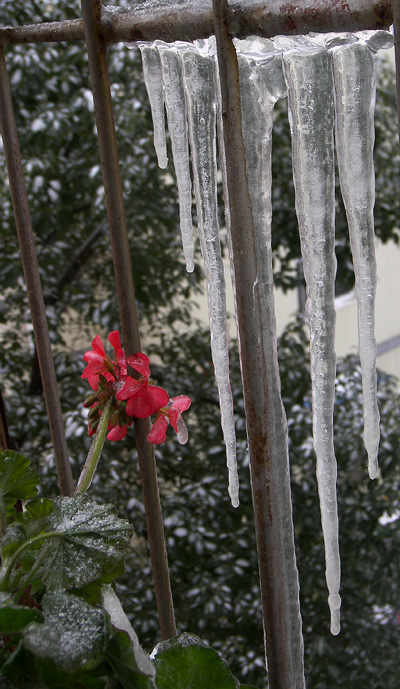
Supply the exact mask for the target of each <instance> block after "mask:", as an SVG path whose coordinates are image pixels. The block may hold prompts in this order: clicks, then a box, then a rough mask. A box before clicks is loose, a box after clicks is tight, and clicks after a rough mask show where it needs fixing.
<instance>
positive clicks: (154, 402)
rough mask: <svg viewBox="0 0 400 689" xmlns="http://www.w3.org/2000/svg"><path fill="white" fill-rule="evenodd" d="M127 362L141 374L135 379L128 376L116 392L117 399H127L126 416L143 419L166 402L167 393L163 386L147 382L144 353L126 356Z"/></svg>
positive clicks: (147, 375)
mask: <svg viewBox="0 0 400 689" xmlns="http://www.w3.org/2000/svg"><path fill="white" fill-rule="evenodd" d="M128 364H129V366H131V367H132V368H133V369H135V371H138V373H141V376H140V377H139V378H138V379H137V380H136V379H135V378H131V376H128V377H127V378H126V380H125V383H124V386H123V388H122V389H121V390H119V391H118V392H117V399H119V400H128V401H127V403H126V413H127V414H128V416H135V417H136V418H137V419H145V418H147V417H148V416H151V415H152V414H156V413H157V412H158V410H159V409H160V408H161V407H164V406H165V405H166V404H168V400H169V395H168V393H167V392H166V391H165V390H164V389H163V388H159V387H157V386H156V385H151V384H149V377H150V366H149V359H148V357H147V356H146V355H145V354H142V353H141V352H138V353H137V354H133V356H130V357H128Z"/></svg>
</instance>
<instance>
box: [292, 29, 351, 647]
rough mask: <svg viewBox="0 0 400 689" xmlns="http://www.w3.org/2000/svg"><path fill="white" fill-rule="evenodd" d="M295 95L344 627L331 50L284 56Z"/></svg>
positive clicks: (327, 504) (320, 442) (333, 589)
mask: <svg viewBox="0 0 400 689" xmlns="http://www.w3.org/2000/svg"><path fill="white" fill-rule="evenodd" d="M283 62H284V69H285V76H286V82H287V85H288V97H289V120H290V125H291V133H292V146H293V177H294V184H295V192H296V212H297V217H298V222H299V231H300V239H301V246H302V255H303V266H304V276H305V280H306V287H307V308H308V313H309V319H310V328H311V339H310V349H311V353H310V356H311V379H312V401H313V433H314V449H315V453H316V456H317V480H318V492H319V499H320V507H321V521H322V530H323V534H324V542H325V560H326V581H327V586H328V591H329V598H328V602H329V607H330V611H331V632H332V634H338V633H339V631H340V596H339V587H340V557H339V537H338V514H337V498H336V476H337V467H336V458H335V454H334V447H333V406H334V395H335V372H336V357H335V350H334V343H335V307H334V282H335V274H336V257H335V253H334V241H335V238H334V216H335V194H334V189H335V184H334V147H333V127H334V108H333V85H332V74H331V68H330V63H329V58H328V53H327V51H326V50H325V49H324V48H322V49H321V48H318V47H312V46H311V45H308V44H307V42H306V41H302V43H301V44H299V47H298V49H291V50H290V49H289V50H287V51H285V52H284V57H283Z"/></svg>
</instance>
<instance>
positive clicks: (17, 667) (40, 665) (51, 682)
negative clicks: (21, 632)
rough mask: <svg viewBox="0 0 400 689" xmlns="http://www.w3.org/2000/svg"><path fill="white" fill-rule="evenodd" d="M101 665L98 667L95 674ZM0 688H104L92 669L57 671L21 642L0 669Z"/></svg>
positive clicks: (56, 668) (103, 683)
mask: <svg viewBox="0 0 400 689" xmlns="http://www.w3.org/2000/svg"><path fill="white" fill-rule="evenodd" d="M100 672H101V668H100V669H99V673H100ZM2 675H3V676H2V677H1V678H0V689H105V686H106V685H105V680H104V679H102V678H101V677H100V676H99V677H96V676H94V675H93V672H92V671H89V673H86V672H85V671H80V670H78V671H77V672H68V671H67V670H60V669H59V668H58V667H57V666H56V665H55V664H54V662H53V661H52V660H43V659H40V658H37V657H36V656H34V655H33V654H32V653H30V652H29V651H28V650H27V649H26V648H25V647H24V646H23V644H22V643H21V644H20V645H19V647H18V648H17V649H16V651H15V652H14V653H13V655H12V656H11V657H10V658H9V660H8V661H7V662H6V663H5V665H4V666H3V669H2Z"/></svg>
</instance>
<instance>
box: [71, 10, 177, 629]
mask: <svg viewBox="0 0 400 689" xmlns="http://www.w3.org/2000/svg"><path fill="white" fill-rule="evenodd" d="M82 14H83V21H84V25H85V40H86V47H87V52H88V57H89V72H90V78H91V82H92V90H93V99H94V107H95V116H96V125H97V133H98V139H99V147H100V160H101V167H102V172H103V181H104V190H105V195H106V205H107V215H108V223H109V228H110V234H111V245H112V254H113V262H114V272H115V280H116V289H117V296H118V304H119V311H120V320H121V329H122V336H123V339H124V346H125V350H126V353H127V354H128V355H130V354H134V353H135V352H139V351H140V349H141V347H140V334H139V323H138V317H137V310H136V301H135V293H134V285H133V278H132V268H131V259H130V252H129V243H128V232H127V225H126V217H125V208H124V202H123V192H122V182H121V175H120V168H119V157H118V148H117V138H116V132H115V124H114V115H113V110H112V101H111V92H110V84H109V78H108V69H107V57H106V47H105V44H104V41H103V40H102V38H101V36H100V35H99V33H98V27H99V25H100V18H101V5H100V2H99V1H98V0H82ZM149 428H150V424H149V420H148V419H136V420H135V435H136V446H137V451H138V457H139V467H140V475H141V480H142V490H143V501H144V507H145V512H146V525H147V534H148V540H149V548H150V557H151V562H152V568H153V578H154V587H155V595H156V601H157V610H158V617H159V622H160V628H161V635H162V638H163V639H168V638H171V637H172V636H175V635H176V628H175V618H174V609H173V602H172V594H171V585H170V579H169V571H168V561H167V552H166V547H165V540H164V528H163V521H162V513H161V503H160V496H159V492H158V483H157V472H156V464H155V457H154V448H153V446H152V445H151V444H150V443H148V442H147V440H146V437H147V434H148V432H149Z"/></svg>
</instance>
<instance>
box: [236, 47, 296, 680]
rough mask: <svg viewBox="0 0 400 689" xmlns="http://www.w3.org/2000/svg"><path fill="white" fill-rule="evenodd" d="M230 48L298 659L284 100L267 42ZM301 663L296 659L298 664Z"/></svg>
mask: <svg viewBox="0 0 400 689" xmlns="http://www.w3.org/2000/svg"><path fill="white" fill-rule="evenodd" d="M235 43H236V49H237V52H238V63H239V76H240V94H241V103H242V129H243V138H244V144H245V152H246V169H247V181H248V186H249V193H250V200H251V208H252V215H253V224H254V234H255V247H256V256H257V266H258V280H257V284H256V285H255V286H254V290H253V293H254V297H255V298H257V299H259V301H260V304H261V322H262V334H261V340H262V343H263V350H262V351H263V358H264V366H265V375H266V379H267V384H268V388H269V409H268V426H269V447H270V453H271V457H273V458H274V480H275V481H276V486H277V488H278V487H279V492H280V499H279V502H277V506H276V517H277V519H278V520H279V528H280V532H281V533H282V534H283V544H284V545H283V548H282V557H281V558H280V569H281V576H282V589H283V591H284V594H283V595H284V598H285V603H286V605H287V606H288V608H289V609H290V611H291V615H290V625H289V626H288V633H289V634H291V639H290V642H289V643H290V646H291V648H292V652H293V654H294V655H295V654H296V653H298V654H300V655H301V656H302V655H303V646H302V644H298V635H299V632H298V630H299V628H301V620H300V614H299V610H300V605H299V593H298V592H299V583H298V573H297V568H296V563H295V561H294V558H293V553H294V541H293V525H292V512H291V509H290V508H289V509H288V508H287V506H288V505H290V504H291V495H290V472H289V452H288V428H287V420H286V414H285V409H284V407H283V403H282V398H281V388H280V376H279V366H278V354H277V336H276V319H275V303H274V286H273V269H272V247H271V221H272V201H271V173H272V170H271V167H272V160H271V158H272V156H271V153H272V129H273V110H274V106H275V103H276V101H277V100H278V99H279V98H283V97H285V96H286V83H285V79H284V75H283V68H282V55H281V53H280V52H278V51H276V50H275V48H274V46H273V44H272V43H271V41H268V40H266V39H256V40H251V39H247V40H245V41H237V42H235ZM301 663H302V661H300V660H299V665H301ZM300 681H301V680H300ZM296 686H297V685H296ZM301 686H303V685H302V683H301Z"/></svg>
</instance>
